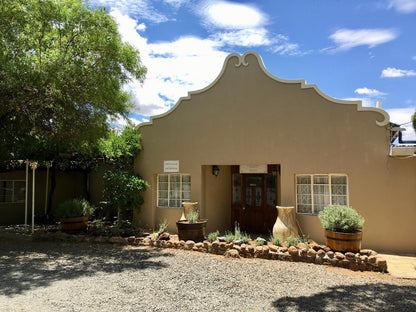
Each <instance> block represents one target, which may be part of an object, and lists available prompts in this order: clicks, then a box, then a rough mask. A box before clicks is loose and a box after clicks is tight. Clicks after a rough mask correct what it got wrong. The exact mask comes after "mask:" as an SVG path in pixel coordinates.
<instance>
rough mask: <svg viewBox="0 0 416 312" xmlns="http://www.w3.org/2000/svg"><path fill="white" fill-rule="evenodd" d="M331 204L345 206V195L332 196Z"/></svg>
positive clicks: (346, 203)
mask: <svg viewBox="0 0 416 312" xmlns="http://www.w3.org/2000/svg"><path fill="white" fill-rule="evenodd" d="M332 204H333V205H344V206H347V205H348V202H347V196H332Z"/></svg>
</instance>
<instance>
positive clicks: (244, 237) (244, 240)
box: [240, 232, 251, 244]
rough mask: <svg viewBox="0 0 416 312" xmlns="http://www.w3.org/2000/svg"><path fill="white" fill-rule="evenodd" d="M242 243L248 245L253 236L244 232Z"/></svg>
mask: <svg viewBox="0 0 416 312" xmlns="http://www.w3.org/2000/svg"><path fill="white" fill-rule="evenodd" d="M240 239H241V241H242V242H243V243H244V244H247V243H248V242H249V241H251V236H250V235H249V234H247V233H245V232H243V233H242V234H241V238H240Z"/></svg>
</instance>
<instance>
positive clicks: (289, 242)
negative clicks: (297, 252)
mask: <svg viewBox="0 0 416 312" xmlns="http://www.w3.org/2000/svg"><path fill="white" fill-rule="evenodd" d="M302 242H303V241H302V239H301V237H299V236H293V235H290V236H289V237H288V238H286V246H287V247H290V246H295V247H296V246H297V245H298V244H299V243H302Z"/></svg>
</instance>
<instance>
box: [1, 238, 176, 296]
mask: <svg viewBox="0 0 416 312" xmlns="http://www.w3.org/2000/svg"><path fill="white" fill-rule="evenodd" d="M169 256H173V254H171V253H169V252H166V251H163V252H161V250H158V249H131V248H130V249H129V248H123V247H121V246H112V245H106V244H87V243H59V242H33V241H31V240H28V239H11V238H10V237H7V238H5V237H0V276H1V279H0V295H6V296H12V295H14V294H20V293H23V292H25V291H26V290H29V289H33V288H36V287H46V286H48V285H49V284H51V283H53V282H55V281H60V280H68V279H74V278H78V277H82V276H91V275H94V274H97V273H99V272H105V273H118V272H122V271H125V270H129V269H133V270H145V269H149V268H150V269H161V268H165V267H167V265H166V263H165V262H164V261H163V257H169Z"/></svg>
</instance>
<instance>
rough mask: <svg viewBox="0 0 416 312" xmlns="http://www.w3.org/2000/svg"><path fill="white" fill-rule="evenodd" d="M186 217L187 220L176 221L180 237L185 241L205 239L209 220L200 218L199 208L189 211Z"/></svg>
mask: <svg viewBox="0 0 416 312" xmlns="http://www.w3.org/2000/svg"><path fill="white" fill-rule="evenodd" d="M185 217H186V220H178V221H176V227H177V228H178V236H179V239H180V240H184V241H187V240H192V241H194V242H201V241H203V240H204V239H205V231H206V227H207V220H200V219H199V213H198V211H197V210H195V211H193V210H191V211H189V212H188V213H187V214H186V215H185Z"/></svg>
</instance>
